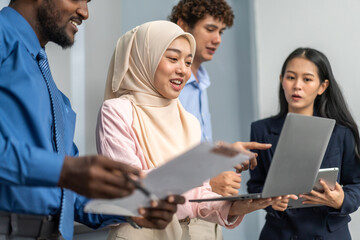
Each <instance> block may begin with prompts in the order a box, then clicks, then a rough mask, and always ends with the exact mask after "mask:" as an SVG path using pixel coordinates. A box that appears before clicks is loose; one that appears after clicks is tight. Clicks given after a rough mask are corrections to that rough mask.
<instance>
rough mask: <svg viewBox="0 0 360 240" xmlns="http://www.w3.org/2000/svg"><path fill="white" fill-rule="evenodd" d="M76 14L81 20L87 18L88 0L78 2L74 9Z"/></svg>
mask: <svg viewBox="0 0 360 240" xmlns="http://www.w3.org/2000/svg"><path fill="white" fill-rule="evenodd" d="M76 12H77V14H78V15H80V16H81V18H82V19H83V20H86V19H88V18H89V9H88V1H87V0H83V1H80V2H79V7H78V8H77V9H76Z"/></svg>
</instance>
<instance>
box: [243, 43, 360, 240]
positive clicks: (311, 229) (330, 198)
mask: <svg viewBox="0 0 360 240" xmlns="http://www.w3.org/2000/svg"><path fill="white" fill-rule="evenodd" d="M279 100H280V112H279V113H278V114H277V115H276V116H274V117H271V118H267V119H263V120H259V121H256V122H254V123H252V125H251V141H257V142H262V143H271V144H272V147H271V149H268V150H264V151H258V152H257V153H258V158H257V159H258V166H257V167H256V168H255V169H254V170H253V171H251V172H250V174H251V179H250V180H249V181H248V183H247V185H248V191H249V192H250V193H256V192H261V191H262V188H263V185H264V182H265V178H266V175H267V172H268V170H269V167H270V164H271V160H272V157H273V154H274V151H275V148H276V145H277V142H278V140H279V135H280V132H281V129H282V127H283V124H284V121H285V117H286V114H287V113H288V112H294V113H299V114H304V115H315V116H320V117H326V118H332V119H335V120H336V122H337V123H336V126H335V128H334V130H333V133H332V136H331V139H330V142H329V145H328V147H327V150H326V153H325V156H324V159H323V161H322V164H321V168H328V167H337V168H339V175H338V179H337V182H338V183H337V184H336V187H335V189H334V190H333V191H331V190H330V189H329V187H328V186H327V185H326V183H325V182H323V181H320V183H321V185H322V186H323V187H324V189H325V191H324V192H323V193H319V192H316V191H312V192H311V193H310V194H308V195H300V197H303V198H305V199H306V200H305V201H304V202H303V204H321V205H323V206H320V207H308V208H298V209H288V210H285V209H286V207H287V203H288V200H284V201H283V202H282V203H281V204H276V205H273V206H270V207H268V208H266V211H267V215H266V223H265V225H264V228H263V229H262V231H261V234H260V239H271V240H276V239H281V240H283V239H301V240H302V239H337V240H338V239H351V236H350V232H349V229H348V222H349V221H350V216H349V214H350V213H352V212H354V211H356V210H357V208H358V207H359V205H360V154H359V152H360V151H359V149H360V147H359V132H358V128H357V126H356V123H355V121H354V120H353V118H352V116H351V114H350V112H349V110H348V108H347V106H346V103H345V101H344V98H343V96H342V93H341V91H340V89H339V87H338V85H337V83H336V81H335V78H334V76H333V73H332V70H331V66H330V63H329V61H328V59H327V58H326V56H325V55H324V54H323V53H321V52H319V51H317V50H315V49H310V48H298V49H296V50H295V51H294V52H292V53H291V54H290V55H289V56H288V58H287V59H286V60H285V62H284V64H283V67H282V70H281V75H280V89H279ZM284 210H285V211H284Z"/></svg>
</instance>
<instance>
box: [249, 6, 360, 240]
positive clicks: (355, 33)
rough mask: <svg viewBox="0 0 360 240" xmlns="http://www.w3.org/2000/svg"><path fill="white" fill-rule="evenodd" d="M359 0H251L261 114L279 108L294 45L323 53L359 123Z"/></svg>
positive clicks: (355, 233) (357, 217)
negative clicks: (285, 64) (286, 64)
mask: <svg viewBox="0 0 360 240" xmlns="http://www.w3.org/2000/svg"><path fill="white" fill-rule="evenodd" d="M359 13H360V1H358V0H341V1H340V0H302V1H297V0H272V1H268V0H255V26H256V50H257V57H256V58H257V66H258V89H257V97H258V103H259V116H260V117H261V118H263V117H268V116H270V115H272V114H274V113H276V112H277V110H278V105H277V103H278V100H277V91H278V87H279V74H280V68H281V66H282V63H283V62H284V60H285V58H286V57H287V55H289V54H290V52H291V51H293V50H294V49H295V48H297V47H300V46H308V47H312V48H316V49H318V50H320V51H322V52H323V53H324V54H325V55H326V56H327V57H328V58H329V61H330V63H331V65H332V68H333V72H334V75H335V78H336V80H337V81H338V83H339V85H340V86H341V88H342V91H343V94H344V96H345V98H346V100H347V102H348V104H349V107H350V109H351V110H352V113H353V115H354V117H355V119H356V121H357V124H358V125H360V104H359V103H360V95H359V91H360V79H359V73H358V69H359V67H360V44H359V42H360V41H359V40H360V26H359V23H360V14H359ZM352 217H353V221H352V222H351V223H350V229H351V232H352V237H353V239H360V230H359V228H358V227H357V226H359V224H360V212H359V211H358V212H356V213H355V214H353V215H352Z"/></svg>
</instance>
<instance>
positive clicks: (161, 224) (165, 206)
mask: <svg viewBox="0 0 360 240" xmlns="http://www.w3.org/2000/svg"><path fill="white" fill-rule="evenodd" d="M184 203H185V198H184V197H183V196H180V195H171V196H168V197H167V198H166V199H164V200H159V201H152V202H151V208H140V209H139V213H140V214H141V215H142V217H131V219H132V220H133V221H134V222H135V223H136V224H138V225H139V226H141V227H145V228H156V229H164V228H165V227H166V226H167V225H168V224H169V223H170V222H171V221H172V219H173V215H174V214H175V213H176V211H177V205H178V204H184Z"/></svg>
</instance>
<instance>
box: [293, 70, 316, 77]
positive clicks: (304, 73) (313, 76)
mask: <svg viewBox="0 0 360 240" xmlns="http://www.w3.org/2000/svg"><path fill="white" fill-rule="evenodd" d="M286 72H289V73H293V74H296V73H295V72H293V71H291V70H286ZM303 75H310V76H313V77H314V76H315V75H314V74H312V73H304V74H303Z"/></svg>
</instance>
